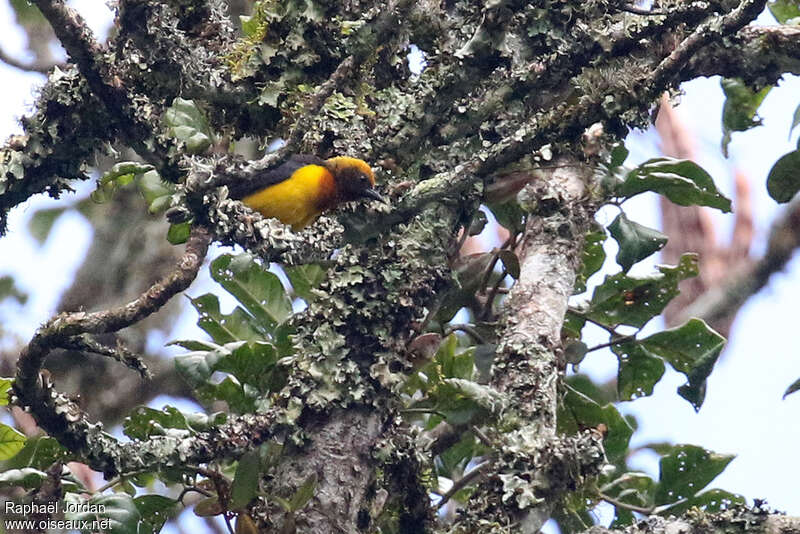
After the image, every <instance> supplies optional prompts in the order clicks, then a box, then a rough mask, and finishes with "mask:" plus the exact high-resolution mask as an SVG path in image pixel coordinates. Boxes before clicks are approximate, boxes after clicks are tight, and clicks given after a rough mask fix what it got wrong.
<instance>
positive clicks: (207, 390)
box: [195, 376, 259, 414]
mask: <svg viewBox="0 0 800 534" xmlns="http://www.w3.org/2000/svg"><path fill="white" fill-rule="evenodd" d="M195 392H196V393H197V397H198V398H199V399H200V400H202V401H203V402H205V403H208V404H210V403H212V402H213V401H218V400H219V401H225V402H226V403H227V404H228V407H229V408H230V410H231V411H232V412H234V413H240V414H241V413H252V412H255V411H256V407H257V406H256V401H257V400H258V399H259V393H258V391H257V390H256V389H255V388H253V387H252V386H249V385H247V384H240V383H239V382H238V381H237V380H235V379H233V378H231V377H230V376H229V377H227V378H225V379H224V380H222V382H220V383H219V384H212V383H206V384H203V385H201V386H200V387H198V388H197V389H196V390H195Z"/></svg>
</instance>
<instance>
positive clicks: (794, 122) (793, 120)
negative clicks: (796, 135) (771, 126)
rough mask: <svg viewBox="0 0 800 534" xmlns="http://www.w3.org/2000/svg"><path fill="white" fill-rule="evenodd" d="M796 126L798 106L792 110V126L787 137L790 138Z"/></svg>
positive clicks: (799, 112)
mask: <svg viewBox="0 0 800 534" xmlns="http://www.w3.org/2000/svg"><path fill="white" fill-rule="evenodd" d="M798 124H800V106H797V108H796V109H795V110H794V116H793V117H792V126H791V128H789V137H792V132H793V131H794V129H795V128H797V125H798Z"/></svg>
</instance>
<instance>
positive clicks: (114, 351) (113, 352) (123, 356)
mask: <svg viewBox="0 0 800 534" xmlns="http://www.w3.org/2000/svg"><path fill="white" fill-rule="evenodd" d="M59 346H60V347H61V348H63V349H69V350H79V351H83V352H91V353H94V354H99V355H101V356H108V357H109V358H112V359H114V360H116V361H118V362H120V363H122V364H124V365H125V366H126V367H128V368H129V369H133V370H134V371H136V372H137V373H139V375H141V377H142V378H143V379H148V378H150V377H151V375H150V371H149V370H148V369H147V366H146V365H145V363H144V361H142V359H141V358H139V357H138V356H136V355H135V354H134V353H132V352H131V351H129V350H128V349H126V348H125V347H123V346H122V345H121V344H120V343H119V341H117V347H116V348H111V347H107V346H105V345H102V344H100V343H98V342H97V341H95V340H93V339H92V338H90V337H89V336H87V335H78V336H72V337H68V338H66V339H65V340H63V341H62V342H61V343H59Z"/></svg>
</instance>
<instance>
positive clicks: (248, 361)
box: [213, 342, 278, 393]
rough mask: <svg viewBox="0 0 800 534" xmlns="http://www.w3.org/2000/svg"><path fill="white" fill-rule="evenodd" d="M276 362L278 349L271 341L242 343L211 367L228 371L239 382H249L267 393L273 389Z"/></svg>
mask: <svg viewBox="0 0 800 534" xmlns="http://www.w3.org/2000/svg"><path fill="white" fill-rule="evenodd" d="M277 362H278V350H277V349H276V348H275V346H274V345H272V344H271V343H266V342H258V343H257V342H253V343H243V344H241V345H239V346H238V347H236V348H235V349H234V350H233V351H232V352H231V353H230V354H228V355H226V356H224V357H222V358H220V359H219V360H218V361H217V362H216V364H214V366H213V369H214V370H215V371H222V372H225V373H230V374H232V375H233V376H235V377H236V379H237V380H238V381H239V383H241V384H250V385H252V386H254V387H256V388H258V389H259V391H260V392H261V393H267V392H269V391H271V390H272V389H273V386H274V385H275V384H273V371H274V370H275V364H276V363H277Z"/></svg>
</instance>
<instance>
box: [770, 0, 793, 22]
mask: <svg viewBox="0 0 800 534" xmlns="http://www.w3.org/2000/svg"><path fill="white" fill-rule="evenodd" d="M767 8H769V12H770V13H772V16H773V17H775V20H777V21H778V22H780V23H781V24H786V23H787V22H790V21H791V20H792V19H796V18H798V17H800V4H798V3H797V0H771V1H770V2H769V3H767ZM792 22H794V21H792ZM794 24H797V22H794Z"/></svg>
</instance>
